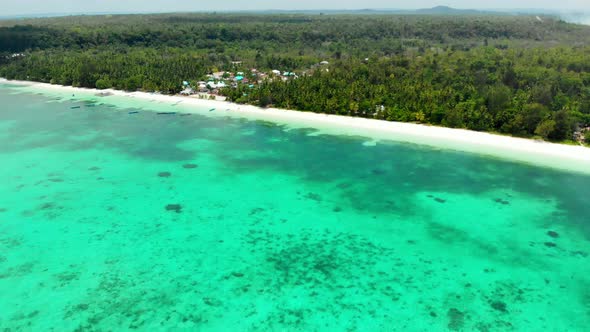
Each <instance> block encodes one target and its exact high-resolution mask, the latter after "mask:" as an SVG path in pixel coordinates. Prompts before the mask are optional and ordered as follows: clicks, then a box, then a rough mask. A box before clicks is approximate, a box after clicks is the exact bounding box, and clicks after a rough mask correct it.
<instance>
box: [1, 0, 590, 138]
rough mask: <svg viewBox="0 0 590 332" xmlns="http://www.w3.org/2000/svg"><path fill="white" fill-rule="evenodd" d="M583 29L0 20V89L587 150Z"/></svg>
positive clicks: (323, 17) (503, 19)
mask: <svg viewBox="0 0 590 332" xmlns="http://www.w3.org/2000/svg"><path fill="white" fill-rule="evenodd" d="M589 45H590V27H589V26H584V25H576V24H570V23H566V22H564V21H561V20H559V19H557V18H553V17H549V16H525V15H500V14H497V13H494V14H493V15H486V14H485V13H481V12H474V13H468V14H461V15H454V13H453V12H450V13H446V12H445V13H442V12H441V10H440V9H438V10H433V11H432V12H431V13H430V12H418V13H417V14H415V15H400V14H380V13H373V14H366V13H362V14H357V13H352V14H332V13H304V14H296V13H281V14H237V13H234V14H217V13H209V14H158V15H105V16H71V17H58V18H39V19H25V20H5V21H0V77H5V78H7V79H10V80H26V81H36V82H45V83H51V84H59V85H65V86H74V87H85V88H97V89H107V88H113V89H117V90H125V91H145V92H160V93H163V94H171V95H174V94H179V93H182V94H185V95H193V94H199V93H201V94H206V96H208V97H211V98H215V96H223V97H224V98H226V99H227V100H229V101H231V102H235V103H240V104H250V105H255V106H260V107H276V108H283V109H293V110H301V111H309V112H316V113H326V114H337V115H347V116H353V117H363V118H372V119H381V120H388V121H399V122H413V123H421V124H430V125H435V126H444V127H451V128H464V129H469V130H475V131H486V132H494V133H501V134H507V135H513V136H518V137H537V138H542V139H545V140H550V141H558V142H572V143H576V144H578V143H579V144H583V143H584V142H586V143H587V142H588V141H590V135H588V134H586V132H587V131H589V129H590V87H589V84H590V63H589V62H588V58H590V46H589Z"/></svg>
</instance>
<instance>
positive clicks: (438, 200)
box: [434, 197, 447, 204]
mask: <svg viewBox="0 0 590 332" xmlns="http://www.w3.org/2000/svg"><path fill="white" fill-rule="evenodd" d="M434 200H435V201H436V202H437V203H441V204H444V203H446V202H447V200H446V199H442V198H439V197H435V198H434Z"/></svg>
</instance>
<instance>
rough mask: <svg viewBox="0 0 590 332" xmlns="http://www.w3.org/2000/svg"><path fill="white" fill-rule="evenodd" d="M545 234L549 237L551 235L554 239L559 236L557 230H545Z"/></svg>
mask: <svg viewBox="0 0 590 332" xmlns="http://www.w3.org/2000/svg"><path fill="white" fill-rule="evenodd" d="M547 235H549V236H550V237H552V238H554V239H556V238H558V237H559V234H558V233H557V232H555V231H548V232H547Z"/></svg>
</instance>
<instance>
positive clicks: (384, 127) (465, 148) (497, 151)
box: [0, 78, 590, 174]
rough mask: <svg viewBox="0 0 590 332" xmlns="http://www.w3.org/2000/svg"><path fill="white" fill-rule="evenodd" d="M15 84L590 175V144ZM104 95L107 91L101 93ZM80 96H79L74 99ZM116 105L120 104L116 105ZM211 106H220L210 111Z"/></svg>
mask: <svg viewBox="0 0 590 332" xmlns="http://www.w3.org/2000/svg"><path fill="white" fill-rule="evenodd" d="M2 83H4V84H14V85H21V86H27V87H30V88H32V89H35V88H36V89H39V91H37V92H39V93H42V92H43V90H45V91H53V92H58V93H65V92H71V93H74V94H75V93H79V94H89V95H86V96H85V97H96V98H101V100H102V98H104V100H103V101H105V102H107V103H108V99H109V98H113V97H115V99H116V97H123V98H129V99H134V100H138V101H142V102H145V104H142V105H139V107H142V108H144V107H145V108H147V109H149V108H151V106H156V105H154V104H157V105H159V106H165V107H170V106H177V105H179V106H180V107H179V108H178V113H193V114H202V115H206V116H223V117H228V116H229V117H234V118H246V119H250V120H262V121H271V122H275V123H277V124H281V125H286V126H287V127H288V128H311V129H316V130H318V131H317V132H316V133H313V134H312V135H320V134H329V135H346V136H359V137H366V138H367V141H366V142H365V145H367V146H371V145H375V144H378V143H379V141H397V142H406V143H414V144H420V145H427V146H430V147H434V148H441V149H449V150H455V151H462V152H468V153H475V154H479V155H484V156H489V157H495V158H500V159H504V160H511V161H517V162H524V163H527V164H532V165H536V166H544V167H550V168H554V169H560V170H565V171H574V172H579V173H585V174H590V148H587V147H584V146H575V145H565V144H557V143H550V142H545V141H538V140H532V139H526V138H517V137H511V136H502V135H497V134H491V133H485V132H476V131H470V130H466V129H453V128H445V127H436V126H427V125H422V124H413V123H403V122H390V121H384V120H376V119H367V118H357V117H348V116H342V115H333V114H322V113H312V112H303V111H293V110H282V109H276V108H260V107H256V106H252V105H241V104H234V103H230V102H227V101H222V100H208V99H199V98H195V97H187V96H178V95H175V96H171V95H161V94H155V93H147V92H125V91H119V90H113V89H107V90H98V89H87V88H75V87H70V86H61V85H52V84H49V83H38V82H29V81H9V80H6V79H1V78H0V84H2ZM99 94H103V96H100V95H99ZM75 98H77V97H75ZM115 105H116V103H115ZM210 109H215V111H214V112H211V111H210Z"/></svg>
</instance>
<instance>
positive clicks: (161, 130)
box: [0, 91, 590, 237]
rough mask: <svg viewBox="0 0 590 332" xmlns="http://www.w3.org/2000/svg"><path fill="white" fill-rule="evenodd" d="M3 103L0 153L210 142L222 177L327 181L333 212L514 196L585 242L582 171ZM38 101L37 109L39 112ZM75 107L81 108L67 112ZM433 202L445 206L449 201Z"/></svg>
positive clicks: (258, 126) (179, 155) (157, 153)
mask: <svg viewBox="0 0 590 332" xmlns="http://www.w3.org/2000/svg"><path fill="white" fill-rule="evenodd" d="M0 93H6V92H2V91H0ZM4 99H7V100H8V106H7V107H6V108H5V111H4V112H0V121H7V122H10V123H12V124H11V125H10V126H9V127H8V128H7V129H6V132H5V139H6V140H10V142H11V144H2V145H0V152H3V153H8V152H16V151H23V150H27V149H31V148H39V147H50V148H51V147H55V148H58V149H62V150H86V149H92V148H97V147H104V148H107V149H112V150H115V151H118V152H120V153H123V154H126V155H128V156H129V157H131V158H139V159H144V160H156V161H170V162H176V161H184V160H191V159H194V157H195V156H197V153H198V149H199V147H198V146H192V145H191V148H190V149H189V148H186V147H183V144H182V143H185V142H188V141H191V140H206V141H207V142H208V143H210V146H208V147H207V148H208V149H211V150H210V151H212V152H214V153H213V154H214V156H215V158H217V159H218V160H219V161H220V162H221V163H222V164H223V165H224V169H225V172H226V173H227V176H232V175H233V174H239V173H244V172H279V173H283V174H289V175H292V176H295V177H297V178H300V179H301V181H304V182H305V181H308V182H313V183H319V184H324V185H328V186H331V188H332V191H333V192H334V193H335V195H336V196H338V197H339V199H342V200H344V202H342V203H341V204H339V206H338V207H337V208H340V205H343V206H347V207H351V208H354V209H356V210H359V211H362V212H367V213H391V212H395V211H396V210H397V211H401V212H403V213H405V214H411V212H412V209H415V208H416V207H414V206H413V205H412V202H411V197H412V196H413V195H415V194H416V191H417V190H420V191H430V192H441V193H445V192H446V193H455V194H470V195H481V194H483V193H486V192H489V191H490V190H493V189H502V190H512V191H514V192H521V193H526V194H528V195H530V196H533V197H536V198H538V199H541V200H553V201H556V202H558V204H559V208H560V209H561V210H562V211H565V213H567V214H568V221H569V222H570V223H573V224H577V226H579V227H580V228H582V229H583V230H584V232H585V234H587V235H588V236H589V237H590V223H589V222H588V221H587V220H588V214H590V209H589V208H588V205H587V202H586V199H587V190H588V189H587V188H590V177H588V176H584V175H577V174H570V173H565V172H558V171H553V170H550V169H545V168H539V167H532V166H527V165H523V164H518V163H512V162H507V161H502V160H496V159H491V158H486V157H482V156H478V155H474V154H467V153H461V152H454V151H446V150H437V149H433V148H427V147H422V146H417V145H411V144H403V143H398V142H384V143H379V144H378V145H377V146H365V145H363V144H362V143H363V142H364V141H366V139H363V138H359V137H342V136H328V135H316V134H317V132H316V131H314V130H311V129H298V130H285V127H284V126H280V125H276V124H273V123H270V122H266V121H247V120H236V119H229V118H206V117H203V116H199V115H194V116H190V117H181V116H159V115H157V114H156V113H154V112H139V113H137V114H130V112H129V110H121V109H117V108H112V107H109V106H108V105H101V104H96V103H95V102H87V101H86V102H64V103H47V100H48V99H47V98H45V97H41V96H31V95H26V94H23V95H9V96H8V95H7V96H6V98H4ZM40 104H41V105H42V109H43V110H44V111H43V112H39V111H38V109H40V107H39V106H40ZM72 105H75V106H80V108H79V109H70V107H71V106H72ZM89 106H92V107H89ZM584 190H586V191H584ZM436 199H438V201H439V203H441V204H444V201H445V197H437V198H436ZM502 202H504V203H506V204H509V203H510V202H509V201H502ZM547 222H548V223H551V221H547Z"/></svg>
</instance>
